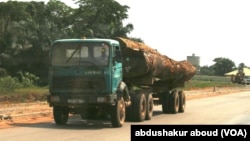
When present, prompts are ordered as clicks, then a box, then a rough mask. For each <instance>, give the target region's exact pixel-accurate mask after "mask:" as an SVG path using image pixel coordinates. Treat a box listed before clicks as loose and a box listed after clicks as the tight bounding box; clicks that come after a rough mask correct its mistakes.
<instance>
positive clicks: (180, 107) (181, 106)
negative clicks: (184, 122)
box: [178, 91, 186, 113]
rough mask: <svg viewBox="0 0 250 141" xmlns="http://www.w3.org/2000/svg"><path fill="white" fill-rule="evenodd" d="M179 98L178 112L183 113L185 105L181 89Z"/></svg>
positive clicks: (184, 97)
mask: <svg viewBox="0 0 250 141" xmlns="http://www.w3.org/2000/svg"><path fill="white" fill-rule="evenodd" d="M178 94H179V99H180V101H179V102H180V103H179V105H180V106H179V111H178V112H179V113H183V112H184V111H185V107H186V95H185V93H184V92H183V91H179V93H178Z"/></svg>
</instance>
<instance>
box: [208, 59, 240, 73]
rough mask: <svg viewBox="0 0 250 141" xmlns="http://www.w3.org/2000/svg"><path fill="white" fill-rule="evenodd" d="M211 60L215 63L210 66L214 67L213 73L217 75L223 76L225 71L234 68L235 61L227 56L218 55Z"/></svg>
mask: <svg viewBox="0 0 250 141" xmlns="http://www.w3.org/2000/svg"><path fill="white" fill-rule="evenodd" d="M213 61H214V62H215V64H214V65H212V66H211V67H212V68H213V69H214V71H215V75H218V76H224V74H225V73H227V72H230V71H232V70H234V69H235V68H236V67H235V63H234V62H233V61H232V60H230V59H228V58H223V57H219V58H215V59H214V60H213Z"/></svg>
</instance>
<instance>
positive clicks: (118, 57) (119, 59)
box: [115, 50, 122, 63]
mask: <svg viewBox="0 0 250 141" xmlns="http://www.w3.org/2000/svg"><path fill="white" fill-rule="evenodd" d="M115 60H116V61H117V62H119V63H121V62H122V53H121V51H119V50H116V51H115Z"/></svg>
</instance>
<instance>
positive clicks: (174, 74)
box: [116, 37, 196, 84]
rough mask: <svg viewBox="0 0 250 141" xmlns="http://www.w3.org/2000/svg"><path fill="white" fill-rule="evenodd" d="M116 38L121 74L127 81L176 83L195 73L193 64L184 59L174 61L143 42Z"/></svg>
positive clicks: (186, 79) (187, 78)
mask: <svg viewBox="0 0 250 141" xmlns="http://www.w3.org/2000/svg"><path fill="white" fill-rule="evenodd" d="M116 40H118V41H119V42H120V45H121V48H122V53H123V64H124V70H123V74H124V78H125V80H127V81H130V82H132V83H140V84H152V83H154V81H155V80H158V81H164V82H167V83H168V84H169V83H177V84H178V83H184V82H186V81H188V80H190V79H191V78H192V77H193V76H194V75H195V73H196V68H195V66H193V65H192V64H191V63H190V62H188V61H186V60H183V61H175V60H173V59H171V58H169V57H168V56H166V55H162V54H161V53H159V52H158V51H157V50H155V49H153V48H151V47H149V46H147V45H145V44H143V43H139V42H135V41H132V40H129V39H126V38H121V37H117V38H116ZM149 78H152V79H154V81H152V79H151V80H149ZM146 80H147V81H146Z"/></svg>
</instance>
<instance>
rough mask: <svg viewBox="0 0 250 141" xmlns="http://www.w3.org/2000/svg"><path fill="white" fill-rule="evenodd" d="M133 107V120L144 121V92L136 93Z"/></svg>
mask: <svg viewBox="0 0 250 141" xmlns="http://www.w3.org/2000/svg"><path fill="white" fill-rule="evenodd" d="M132 106H133V107H132V108H133V111H134V114H133V119H134V121H139V122H141V121H144V120H145V118H146V97H145V95H144V94H141V93H140V94H136V95H135V99H134V105H132Z"/></svg>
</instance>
